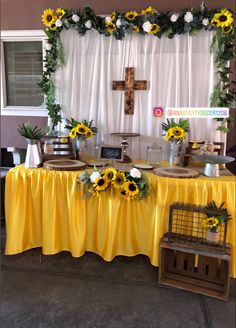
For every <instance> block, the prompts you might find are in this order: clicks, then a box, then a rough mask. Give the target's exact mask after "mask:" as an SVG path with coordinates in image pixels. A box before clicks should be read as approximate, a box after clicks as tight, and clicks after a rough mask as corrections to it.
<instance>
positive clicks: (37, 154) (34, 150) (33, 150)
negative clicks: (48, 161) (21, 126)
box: [25, 139, 42, 168]
mask: <svg viewBox="0 0 236 328" xmlns="http://www.w3.org/2000/svg"><path fill="white" fill-rule="evenodd" d="M26 140H27V151H26V157H25V167H27V168H36V167H40V166H42V156H41V149H40V142H39V140H36V139H26Z"/></svg>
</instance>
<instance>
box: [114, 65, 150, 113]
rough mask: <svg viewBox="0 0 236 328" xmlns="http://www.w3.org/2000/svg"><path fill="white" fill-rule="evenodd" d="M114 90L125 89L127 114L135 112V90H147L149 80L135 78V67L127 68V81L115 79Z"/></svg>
mask: <svg viewBox="0 0 236 328" xmlns="http://www.w3.org/2000/svg"><path fill="white" fill-rule="evenodd" d="M112 90H119V91H120V90H124V91H125V114H127V115H133V114H134V91H135V90H147V81H144V80H142V81H141V80H140V81H135V80H134V67H126V68H125V81H113V82H112Z"/></svg>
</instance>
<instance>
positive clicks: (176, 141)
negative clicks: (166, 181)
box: [162, 119, 189, 164]
mask: <svg viewBox="0 0 236 328" xmlns="http://www.w3.org/2000/svg"><path fill="white" fill-rule="evenodd" d="M162 130H163V132H164V134H165V141H167V142H168V143H169V156H168V157H169V164H179V163H180V156H181V151H182V143H183V141H184V140H185V138H186V133H187V132H189V122H188V120H181V119H180V120H179V122H178V123H176V122H174V121H173V120H171V121H170V120H168V119H167V123H162Z"/></svg>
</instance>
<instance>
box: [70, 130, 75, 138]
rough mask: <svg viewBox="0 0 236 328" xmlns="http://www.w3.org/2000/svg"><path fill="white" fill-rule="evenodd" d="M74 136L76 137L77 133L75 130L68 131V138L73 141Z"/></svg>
mask: <svg viewBox="0 0 236 328" xmlns="http://www.w3.org/2000/svg"><path fill="white" fill-rule="evenodd" d="M76 136H77V131H76V129H75V128H73V129H71V131H70V138H71V139H75V138H76Z"/></svg>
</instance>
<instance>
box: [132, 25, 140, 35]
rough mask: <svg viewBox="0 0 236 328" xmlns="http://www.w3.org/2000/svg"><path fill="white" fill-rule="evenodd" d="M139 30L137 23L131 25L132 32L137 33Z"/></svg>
mask: <svg viewBox="0 0 236 328" xmlns="http://www.w3.org/2000/svg"><path fill="white" fill-rule="evenodd" d="M139 31H140V29H139V27H138V26H137V25H134V26H133V32H134V33H138V32H139Z"/></svg>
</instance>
